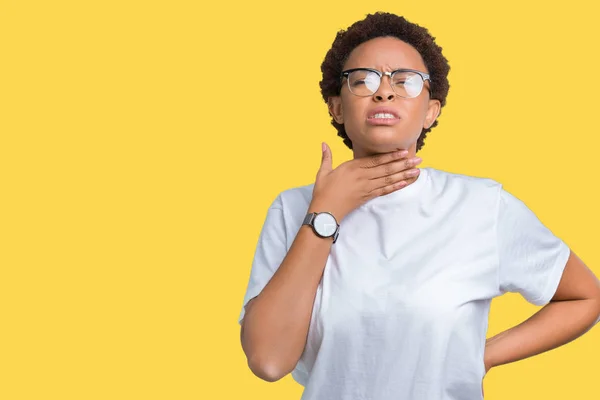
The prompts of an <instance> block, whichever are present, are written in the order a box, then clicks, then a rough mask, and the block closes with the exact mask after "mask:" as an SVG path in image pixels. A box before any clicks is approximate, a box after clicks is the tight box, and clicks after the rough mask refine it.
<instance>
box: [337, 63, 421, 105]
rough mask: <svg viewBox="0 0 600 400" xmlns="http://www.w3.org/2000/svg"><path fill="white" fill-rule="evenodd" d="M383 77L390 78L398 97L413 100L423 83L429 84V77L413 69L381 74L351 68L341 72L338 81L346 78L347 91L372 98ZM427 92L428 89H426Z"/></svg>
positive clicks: (379, 72) (367, 69)
mask: <svg viewBox="0 0 600 400" xmlns="http://www.w3.org/2000/svg"><path fill="white" fill-rule="evenodd" d="M383 75H387V76H389V77H390V85H391V86H392V90H393V91H394V93H396V94H397V95H398V96H400V97H404V98H409V99H410V98H413V97H417V96H418V95H420V94H421V91H422V90H423V86H424V84H425V81H426V80H428V81H429V82H431V78H429V75H428V74H426V73H424V72H420V71H415V70H414V69H397V70H395V71H392V72H381V71H378V70H376V69H371V68H353V69H349V70H346V71H343V72H342V75H341V76H340V79H344V78H346V79H347V81H348V89H350V92H351V93H352V94H354V95H356V96H360V97H366V96H373V94H375V93H376V92H377V90H378V89H379V85H381V80H382V79H383ZM427 90H428V91H429V88H427Z"/></svg>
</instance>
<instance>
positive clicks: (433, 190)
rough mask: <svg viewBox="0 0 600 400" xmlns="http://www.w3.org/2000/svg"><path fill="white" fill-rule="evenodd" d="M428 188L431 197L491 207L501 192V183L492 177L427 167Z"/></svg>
mask: <svg viewBox="0 0 600 400" xmlns="http://www.w3.org/2000/svg"><path fill="white" fill-rule="evenodd" d="M428 175H429V189H430V194H431V196H433V197H436V198H437V197H439V198H443V199H455V200H457V201H460V202H461V203H465V202H467V201H469V200H470V201H473V202H475V203H479V204H484V205H485V206H489V207H493V206H495V205H496V204H497V202H498V199H499V197H500V194H501V192H502V184H501V183H500V182H498V181H496V180H494V179H492V178H489V177H483V176H474V175H467V174H461V173H456V172H449V171H444V170H441V169H437V168H428Z"/></svg>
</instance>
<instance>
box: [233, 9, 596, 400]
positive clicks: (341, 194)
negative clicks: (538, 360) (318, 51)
mask: <svg viewBox="0 0 600 400" xmlns="http://www.w3.org/2000/svg"><path fill="white" fill-rule="evenodd" d="M449 69H450V68H449V66H448V62H447V60H446V58H445V57H444V56H443V54H442V49H441V48H440V47H439V46H438V45H437V44H436V43H435V41H434V38H433V37H432V36H431V35H430V34H429V33H428V31H427V30H426V29H424V28H422V27H420V26H418V25H415V24H412V23H410V22H408V21H406V20H405V19H404V18H402V17H399V16H396V15H393V14H388V13H376V14H372V15H368V16H367V17H366V18H365V19H364V20H362V21H359V22H356V23H355V24H353V25H352V26H351V27H349V28H348V30H346V31H342V32H339V33H338V35H337V37H336V39H335V41H334V42H333V45H332V47H331V49H330V50H329V52H328V53H327V55H326V57H325V60H324V62H323V65H322V72H323V79H322V81H321V91H322V95H323V99H324V100H325V101H326V102H327V104H328V108H329V112H330V114H331V116H332V124H333V126H334V127H335V128H336V129H337V131H338V135H339V136H340V137H342V138H343V140H344V143H345V144H346V145H347V146H348V147H349V148H350V149H352V151H353V153H354V159H353V160H350V161H348V162H345V163H343V164H341V165H339V166H338V167H337V168H336V169H332V161H331V160H332V155H331V151H330V149H329V147H328V146H327V145H326V144H323V159H322V163H321V167H320V169H319V171H318V173H317V176H316V181H315V183H314V184H311V185H307V186H303V187H297V188H292V189H288V190H286V191H283V192H282V193H280V194H279V196H277V198H276V199H275V200H274V201H273V203H272V205H271V206H270V208H269V210H268V212H267V217H266V220H265V223H264V226H263V228H262V232H261V234H260V237H259V240H258V246H257V249H256V253H255V257H254V261H253V264H252V270H251V275H250V281H249V284H248V288H247V292H246V295H245V298H244V306H243V307H242V311H241V314H240V317H239V321H240V323H241V324H242V333H241V340H242V347H243V349H244V351H245V353H246V355H247V358H248V364H249V367H250V369H251V370H252V371H253V372H254V373H255V374H256V375H257V376H259V377H261V378H262V379H265V380H268V381H275V380H278V379H280V378H281V377H283V376H285V375H287V374H288V373H290V372H291V373H292V376H293V377H294V379H295V380H296V381H297V382H299V383H300V384H302V385H304V386H305V390H304V392H303V396H302V399H303V400H338V399H339V400H342V399H343V400H359V399H373V400H476V399H482V398H483V392H482V379H483V377H484V375H485V374H486V373H487V372H488V370H489V369H490V368H492V367H494V366H496V365H501V364H506V363H510V362H513V361H516V360H520V359H523V358H526V357H530V356H533V355H535V354H538V353H541V352H544V351H547V350H550V349H552V348H555V347H557V346H559V345H562V344H564V343H566V342H568V341H571V340H573V339H574V338H576V337H578V336H580V335H581V334H583V333H584V332H585V331H587V330H588V329H590V328H591V327H592V326H593V324H594V323H595V322H597V320H598V318H599V316H600V285H599V283H598V279H597V278H596V277H595V276H594V274H593V273H592V272H591V271H590V270H589V269H588V268H587V267H586V266H585V265H584V264H583V263H582V261H581V260H580V259H579V258H578V257H577V256H576V255H575V254H574V253H573V252H572V251H571V250H570V249H569V247H568V246H567V245H566V244H565V243H564V242H563V241H562V240H561V239H559V238H558V237H556V236H555V235H554V234H553V233H552V232H551V231H550V230H549V229H547V228H546V227H545V226H544V225H543V224H542V223H541V222H540V221H539V219H538V218H537V217H536V216H535V214H534V213H533V212H532V211H530V210H529V209H528V208H527V206H526V205H525V204H524V203H523V202H521V201H520V200H518V199H517V198H516V197H514V196H512V195H511V194H510V193H508V192H507V191H505V190H504V189H503V187H502V185H501V184H500V183H498V182H496V181H494V180H491V179H486V178H476V177H471V176H465V175H460V174H453V173H449V172H445V171H442V170H438V169H433V168H421V169H419V168H417V166H418V165H419V163H420V159H419V158H418V157H416V153H417V152H418V151H419V150H420V149H421V148H422V147H423V146H424V140H425V137H426V135H427V133H428V132H429V131H430V130H431V129H432V128H433V127H435V126H436V125H437V117H438V116H439V114H440V110H441V109H442V107H443V106H444V104H445V101H446V96H447V94H448V89H449V84H448V79H447V75H448V71H449ZM505 292H519V293H521V294H522V295H523V297H524V298H525V299H527V300H528V301H529V302H531V303H533V304H536V305H539V306H544V308H543V309H542V310H541V311H540V312H539V313H537V314H536V315H535V316H534V317H533V318H531V319H529V320H528V321H526V322H525V323H523V324H520V325H519V326H517V327H515V328H512V329H510V330H508V331H506V332H503V333H501V334H499V335H497V336H495V337H494V338H491V339H489V340H487V341H486V331H487V322H488V312H489V307H490V302H491V300H492V299H493V298H494V297H497V296H500V295H502V294H503V293H505ZM565 300H573V301H568V302H567V301H565Z"/></svg>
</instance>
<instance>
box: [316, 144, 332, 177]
mask: <svg viewBox="0 0 600 400" xmlns="http://www.w3.org/2000/svg"><path fill="white" fill-rule="evenodd" d="M332 165H333V161H332V155H331V150H330V149H329V146H328V145H327V143H325V142H323V143H322V155H321V166H320V167H319V172H318V173H317V174H322V173H324V172H331V170H332V169H333V167H332Z"/></svg>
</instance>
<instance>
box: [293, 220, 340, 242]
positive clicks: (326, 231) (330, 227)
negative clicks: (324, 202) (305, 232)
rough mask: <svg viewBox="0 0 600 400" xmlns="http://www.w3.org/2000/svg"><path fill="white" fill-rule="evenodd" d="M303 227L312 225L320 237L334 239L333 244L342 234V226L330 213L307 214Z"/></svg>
mask: <svg viewBox="0 0 600 400" xmlns="http://www.w3.org/2000/svg"><path fill="white" fill-rule="evenodd" d="M302 225H310V226H311V227H312V229H313V232H315V234H316V235H317V236H319V237H322V238H328V237H333V243H335V241H336V240H337V238H338V234H339V232H340V224H338V223H337V221H336V219H335V217H334V216H333V215H332V214H331V213H328V212H319V213H317V212H312V213H308V214H306V217H304V221H303V222H302Z"/></svg>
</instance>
